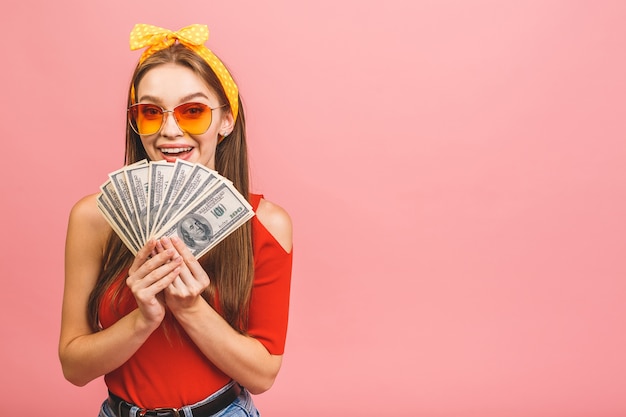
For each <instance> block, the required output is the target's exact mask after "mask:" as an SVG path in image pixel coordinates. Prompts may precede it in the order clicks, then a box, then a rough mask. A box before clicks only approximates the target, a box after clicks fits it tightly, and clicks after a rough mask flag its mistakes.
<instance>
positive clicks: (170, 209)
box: [152, 159, 195, 231]
mask: <svg viewBox="0 0 626 417" xmlns="http://www.w3.org/2000/svg"><path fill="white" fill-rule="evenodd" d="M194 166H195V164H192V163H190V162H187V161H183V160H182V159H177V160H176V162H175V163H174V170H173V171H172V176H171V178H170V181H169V184H168V186H167V190H166V191H165V195H164V196H163V200H162V201H161V205H160V207H159V212H158V213H157V215H156V218H155V221H154V226H153V227H152V230H153V231H154V230H157V229H160V228H161V227H162V226H163V225H165V224H167V223H168V222H169V220H170V219H171V215H172V213H175V212H177V211H178V209H179V208H180V207H174V206H173V202H174V200H175V198H176V196H177V194H178V193H179V192H180V190H181V189H182V188H183V187H184V185H185V183H186V182H187V179H188V178H189V174H190V173H191V171H192V170H193V168H194Z"/></svg>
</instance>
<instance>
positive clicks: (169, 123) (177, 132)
mask: <svg viewBox="0 0 626 417" xmlns="http://www.w3.org/2000/svg"><path fill="white" fill-rule="evenodd" d="M161 135H162V136H164V137H167V138H175V137H179V136H182V135H183V131H182V129H181V128H180V127H179V126H178V123H177V122H176V118H175V117H174V111H173V110H165V111H164V112H163V126H162V127H161Z"/></svg>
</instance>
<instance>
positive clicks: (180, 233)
mask: <svg viewBox="0 0 626 417" xmlns="http://www.w3.org/2000/svg"><path fill="white" fill-rule="evenodd" d="M253 216H254V211H253V210H252V207H251V206H250V204H249V203H248V202H247V201H246V200H245V198H243V196H242V195H241V194H239V192H238V191H237V190H236V189H235V188H234V187H233V186H231V185H230V184H229V183H227V182H223V183H220V184H219V185H217V186H216V187H214V188H213V189H211V190H210V191H209V192H207V193H205V194H204V195H203V196H202V197H201V198H200V199H199V200H198V201H196V202H194V203H193V204H192V205H190V206H189V207H188V209H186V210H185V211H184V212H180V213H179V215H178V216H176V218H175V219H174V220H172V221H171V222H170V224H168V225H165V227H164V228H163V229H162V230H163V231H162V232H160V233H158V237H162V236H167V237H173V236H177V237H178V238H180V239H181V240H182V241H183V242H185V244H186V245H187V246H188V247H189V249H190V250H191V253H193V255H194V256H195V257H196V258H200V257H201V256H202V255H204V254H205V253H207V252H208V251H209V250H210V249H211V248H213V247H214V246H215V245H217V244H218V243H219V242H221V241H222V240H223V239H224V238H225V237H226V236H228V235H229V234H231V233H232V232H233V231H235V230H236V229H237V228H238V227H239V226H241V225H242V224H243V223H245V222H246V221H248V220H249V219H250V218H252V217H253Z"/></svg>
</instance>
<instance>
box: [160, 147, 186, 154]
mask: <svg viewBox="0 0 626 417" xmlns="http://www.w3.org/2000/svg"><path fill="white" fill-rule="evenodd" d="M191 149H192V148H161V152H163V153H168V154H169V153H181V152H189V151H191Z"/></svg>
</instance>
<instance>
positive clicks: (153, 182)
mask: <svg viewBox="0 0 626 417" xmlns="http://www.w3.org/2000/svg"><path fill="white" fill-rule="evenodd" d="M172 171H174V164H172V163H170V162H167V161H156V162H151V163H150V180H149V182H148V213H149V215H148V237H152V231H153V229H154V226H155V225H154V223H155V221H156V215H157V214H158V213H159V209H160V208H161V204H162V203H163V198H164V197H165V191H167V186H168V185H169V182H170V179H171V177H172Z"/></svg>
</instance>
